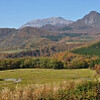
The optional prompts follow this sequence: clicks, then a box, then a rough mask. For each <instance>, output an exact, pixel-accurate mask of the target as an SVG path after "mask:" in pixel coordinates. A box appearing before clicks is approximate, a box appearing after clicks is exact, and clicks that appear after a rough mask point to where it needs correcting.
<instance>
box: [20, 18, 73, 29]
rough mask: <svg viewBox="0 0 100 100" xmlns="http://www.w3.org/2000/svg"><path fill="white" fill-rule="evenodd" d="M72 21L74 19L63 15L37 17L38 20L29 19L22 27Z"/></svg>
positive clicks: (65, 23) (63, 23)
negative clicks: (44, 17)
mask: <svg viewBox="0 0 100 100" xmlns="http://www.w3.org/2000/svg"><path fill="white" fill-rule="evenodd" d="M72 22H73V21H71V20H66V19H64V18H62V17H50V18H46V19H36V20H32V21H29V22H27V23H26V24H24V25H23V26H21V28H23V27H27V26H30V27H42V26H44V25H47V24H51V25H54V26H62V25H68V24H70V23H72Z"/></svg>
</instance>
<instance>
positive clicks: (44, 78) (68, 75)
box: [0, 69, 96, 88]
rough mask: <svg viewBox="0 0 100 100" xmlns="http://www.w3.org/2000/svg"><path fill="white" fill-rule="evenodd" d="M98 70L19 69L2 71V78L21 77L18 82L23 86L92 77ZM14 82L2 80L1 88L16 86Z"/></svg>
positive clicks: (0, 77)
mask: <svg viewBox="0 0 100 100" xmlns="http://www.w3.org/2000/svg"><path fill="white" fill-rule="evenodd" d="M95 74H96V72H95V71H94V70H90V69H74V70H65V69H64V70H53V69H17V70H7V71H0V80H2V79H7V78H21V79H22V81H21V82H20V83H17V84H18V85H21V86H26V85H28V84H48V83H54V82H63V81H69V80H80V79H86V80H88V79H91V78H93V77H94V75H95ZM14 86H16V84H14V82H7V81H6V82H5V81H0V88H2V87H14Z"/></svg>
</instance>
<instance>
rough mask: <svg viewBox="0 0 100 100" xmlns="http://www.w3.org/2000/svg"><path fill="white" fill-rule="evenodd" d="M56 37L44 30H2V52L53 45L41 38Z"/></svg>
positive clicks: (0, 43) (0, 36)
mask: <svg viewBox="0 0 100 100" xmlns="http://www.w3.org/2000/svg"><path fill="white" fill-rule="evenodd" d="M46 35H56V33H53V32H49V31H46V30H43V29H38V28H32V27H25V28H23V29H18V30H17V29H0V51H4V50H13V49H30V48H34V47H39V46H42V45H46V44H48V43H52V41H51V40H49V39H46V38H44V37H41V36H46Z"/></svg>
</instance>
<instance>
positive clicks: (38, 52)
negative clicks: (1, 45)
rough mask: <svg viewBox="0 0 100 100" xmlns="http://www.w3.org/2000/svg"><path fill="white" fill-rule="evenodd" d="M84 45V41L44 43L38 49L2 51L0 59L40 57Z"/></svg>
mask: <svg viewBox="0 0 100 100" xmlns="http://www.w3.org/2000/svg"><path fill="white" fill-rule="evenodd" d="M80 45H82V43H75V44H74V43H71V44H67V43H51V44H48V45H44V46H43V47H41V48H38V49H32V50H23V51H19V52H4V53H0V59H5V58H19V57H26V56H27V57H29V56H30V57H40V56H42V57H43V56H44V57H47V56H52V55H53V54H55V53H58V52H62V51H67V50H70V49H73V48H75V47H78V46H80Z"/></svg>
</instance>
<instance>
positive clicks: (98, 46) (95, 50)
mask: <svg viewBox="0 0 100 100" xmlns="http://www.w3.org/2000/svg"><path fill="white" fill-rule="evenodd" d="M72 52H73V53H77V54H81V55H90V56H94V55H95V56H100V42H96V43H93V44H91V45H87V46H84V47H81V48H78V49H75V50H72Z"/></svg>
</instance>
